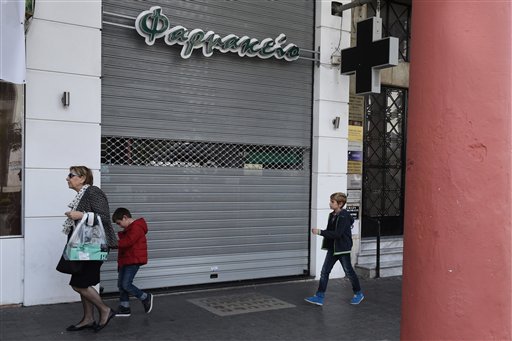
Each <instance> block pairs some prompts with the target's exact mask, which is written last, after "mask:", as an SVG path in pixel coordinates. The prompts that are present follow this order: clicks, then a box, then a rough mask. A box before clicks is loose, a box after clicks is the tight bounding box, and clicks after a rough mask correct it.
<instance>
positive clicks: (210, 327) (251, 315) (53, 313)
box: [0, 277, 402, 341]
mask: <svg viewBox="0 0 512 341" xmlns="http://www.w3.org/2000/svg"><path fill="white" fill-rule="evenodd" d="M401 284H402V281H401V277H391V278H381V279H366V280H365V279H361V286H362V288H363V292H364V293H365V296H366V298H365V300H364V301H363V302H362V303H361V304H360V305H358V306H353V305H350V304H349V300H350V298H351V296H352V291H351V287H350V282H349V281H348V280H347V279H333V280H331V281H329V287H328V290H327V295H326V302H325V304H324V305H323V307H319V306H315V305H311V304H309V303H307V302H305V301H304V298H305V297H307V296H310V295H312V294H313V293H314V292H315V290H316V287H317V285H318V281H314V280H297V281H292V282H281V283H268V284H256V285H247V286H241V287H230V288H221V289H212V290H198V291H189V292H182V293H171V294H158V293H156V294H155V298H154V307H153V311H152V312H151V313H150V314H144V310H143V308H142V305H141V304H140V303H139V302H138V301H136V300H133V299H132V301H131V304H132V315H131V316H130V317H115V318H114V319H112V320H111V321H110V323H109V325H108V326H107V327H105V328H104V329H103V330H101V331H100V332H99V333H94V332H93V331H92V330H83V331H79V332H66V331H65V328H66V327H67V326H69V325H70V324H73V323H77V322H78V321H79V319H80V318H81V314H82V306H81V304H80V303H64V304H52V305H41V306H34V307H4V308H1V309H0V340H3V341H11V340H89V341H90V340H191V341H199V340H208V341H216V340H219V341H224V340H258V341H266V340H290V341H291V340H294V341H295V340H321V341H324V340H337V341H339V340H352V341H353V340H398V339H399V337H400V302H401ZM70 290H71V288H70ZM105 302H106V303H107V304H109V305H110V306H111V307H113V308H116V307H117V300H116V299H106V300H105ZM242 309H245V312H244V313H241V310H242ZM250 311H252V312H250Z"/></svg>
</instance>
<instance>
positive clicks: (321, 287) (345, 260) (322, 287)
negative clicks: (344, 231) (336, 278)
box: [317, 250, 361, 297]
mask: <svg viewBox="0 0 512 341" xmlns="http://www.w3.org/2000/svg"><path fill="white" fill-rule="evenodd" d="M338 260H339V261H340V263H341V266H342V267H343V271H345V275H346V276H347V277H348V279H349V280H350V283H351V284H352V291H354V293H357V292H359V291H361V286H360V285H359V278H357V274H356V272H355V271H354V268H353V267H352V263H351V260H350V253H344V254H341V255H336V256H335V255H333V251H332V250H327V254H326V255H325V260H324V265H323V266H322V272H321V273H320V283H319V284H318V291H317V295H318V296H322V297H323V296H324V294H325V291H326V290H327V283H328V282H329V274H330V273H331V270H332V268H333V266H334V264H336V262H337V261H338Z"/></svg>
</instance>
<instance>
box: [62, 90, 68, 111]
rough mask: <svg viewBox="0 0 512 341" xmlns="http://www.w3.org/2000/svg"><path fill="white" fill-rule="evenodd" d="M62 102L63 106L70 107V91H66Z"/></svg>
mask: <svg viewBox="0 0 512 341" xmlns="http://www.w3.org/2000/svg"><path fill="white" fill-rule="evenodd" d="M61 101H62V105H63V106H65V107H69V104H70V101H69V91H64V93H63V94H62V98H61Z"/></svg>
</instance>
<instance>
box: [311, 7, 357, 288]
mask: <svg viewBox="0 0 512 341" xmlns="http://www.w3.org/2000/svg"><path fill="white" fill-rule="evenodd" d="M343 14H344V15H345V18H343V19H342V18H340V17H336V16H333V15H331V1H322V0H317V1H316V28H315V34H316V47H317V48H320V66H319V67H317V68H316V69H315V81H314V105H313V146H312V149H313V150H312V152H313V162H312V166H313V172H312V194H311V195H312V199H311V227H319V228H322V229H324V228H325V227H326V225H327V216H328V214H329V212H330V210H329V196H330V195H331V194H332V193H333V192H345V193H346V191H347V151H348V99H349V77H348V76H342V75H341V74H340V66H339V65H333V64H331V56H332V55H333V54H338V55H339V54H340V52H339V50H341V49H344V48H347V47H350V24H351V20H350V17H351V13H350V11H345V12H344V13H343ZM337 116H339V117H340V119H341V122H340V126H339V128H338V129H335V128H334V126H333V123H332V121H333V119H335V118H336V117H337ZM310 236H311V271H310V273H311V275H314V276H315V277H316V278H317V279H318V278H319V276H320V270H321V268H322V264H323V260H324V257H325V251H322V250H321V249H320V246H321V240H322V238H321V237H317V236H313V235H311V234H310ZM342 276H344V274H343V271H342V269H341V267H338V266H336V267H334V269H333V271H332V273H331V278H336V277H342Z"/></svg>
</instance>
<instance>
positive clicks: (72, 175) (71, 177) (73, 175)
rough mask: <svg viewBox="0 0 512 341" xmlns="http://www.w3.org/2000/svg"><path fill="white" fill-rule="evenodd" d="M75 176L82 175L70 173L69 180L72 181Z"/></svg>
mask: <svg viewBox="0 0 512 341" xmlns="http://www.w3.org/2000/svg"><path fill="white" fill-rule="evenodd" d="M75 176H80V175H78V174H74V173H69V174H68V178H70V179H73V177H75Z"/></svg>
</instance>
